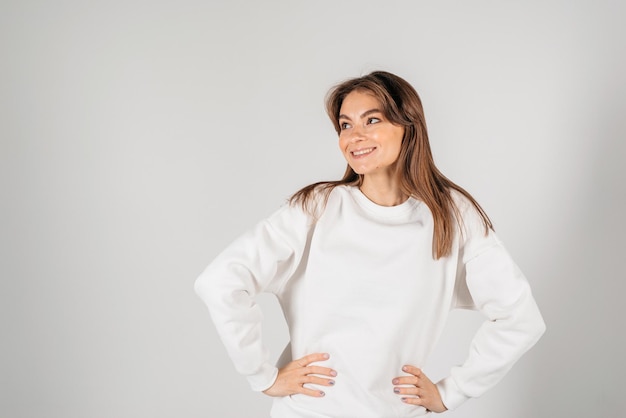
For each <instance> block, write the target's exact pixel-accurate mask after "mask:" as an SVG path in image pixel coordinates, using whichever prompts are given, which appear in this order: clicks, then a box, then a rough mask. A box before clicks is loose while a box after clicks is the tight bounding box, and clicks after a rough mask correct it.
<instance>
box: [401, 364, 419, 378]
mask: <svg viewBox="0 0 626 418" xmlns="http://www.w3.org/2000/svg"><path fill="white" fill-rule="evenodd" d="M402 371H403V372H406V373H411V374H412V375H413V376H418V377H419V376H421V375H422V370H421V369H420V368H418V367H415V366H411V365H408V364H407V365H406V366H403V367H402Z"/></svg>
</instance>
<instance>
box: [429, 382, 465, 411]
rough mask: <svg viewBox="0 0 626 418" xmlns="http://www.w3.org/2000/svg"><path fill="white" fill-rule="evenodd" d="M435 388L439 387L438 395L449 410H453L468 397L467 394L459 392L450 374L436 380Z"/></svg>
mask: <svg viewBox="0 0 626 418" xmlns="http://www.w3.org/2000/svg"><path fill="white" fill-rule="evenodd" d="M437 389H439V395H440V396H441V400H442V401H443V404H444V405H445V407H446V408H448V410H449V411H452V410H455V409H456V408H458V407H459V406H461V404H463V403H464V402H465V401H467V400H468V399H470V398H469V396H466V395H465V394H464V393H463V392H461V390H460V389H459V387H458V386H457V385H456V383H454V380H453V379H452V377H451V376H448V377H446V378H445V379H442V380H440V381H439V382H437Z"/></svg>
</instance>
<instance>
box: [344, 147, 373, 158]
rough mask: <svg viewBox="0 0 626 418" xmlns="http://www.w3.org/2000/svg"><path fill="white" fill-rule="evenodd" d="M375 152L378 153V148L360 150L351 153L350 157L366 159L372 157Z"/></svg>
mask: <svg viewBox="0 0 626 418" xmlns="http://www.w3.org/2000/svg"><path fill="white" fill-rule="evenodd" d="M374 151H376V147H366V148H358V149H354V150H352V151H350V155H351V156H352V158H357V159H358V158H365V157H367V156H368V155H371V154H372V153H373V152H374Z"/></svg>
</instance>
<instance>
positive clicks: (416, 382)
mask: <svg viewBox="0 0 626 418" xmlns="http://www.w3.org/2000/svg"><path fill="white" fill-rule="evenodd" d="M391 383H392V384H394V385H413V386H421V384H422V380H421V379H420V378H419V377H417V376H399V377H396V378H395V379H393V380H392V381H391Z"/></svg>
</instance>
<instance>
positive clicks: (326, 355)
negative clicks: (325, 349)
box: [322, 353, 330, 359]
mask: <svg viewBox="0 0 626 418" xmlns="http://www.w3.org/2000/svg"><path fill="white" fill-rule="evenodd" d="M322 357H324V358H326V359H328V358H330V354H328V353H324V354H322Z"/></svg>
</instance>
